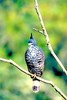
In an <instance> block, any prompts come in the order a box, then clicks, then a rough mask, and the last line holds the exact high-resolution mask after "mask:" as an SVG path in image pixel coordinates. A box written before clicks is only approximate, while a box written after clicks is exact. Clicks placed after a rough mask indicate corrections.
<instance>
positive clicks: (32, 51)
mask: <svg viewBox="0 0 67 100" xmlns="http://www.w3.org/2000/svg"><path fill="white" fill-rule="evenodd" d="M44 60H45V56H44V53H43V50H42V49H41V48H40V47H38V46H37V43H36V40H35V39H34V37H33V35H32V33H31V36H30V39H29V40H28V48H27V50H26V52H25V61H26V64H27V68H28V71H29V72H30V73H32V74H33V75H34V76H38V77H41V76H42V75H43V72H44ZM31 78H32V81H33V86H32V90H33V92H35V93H36V92H38V91H39V90H40V81H39V80H38V79H36V77H32V76H31Z"/></svg>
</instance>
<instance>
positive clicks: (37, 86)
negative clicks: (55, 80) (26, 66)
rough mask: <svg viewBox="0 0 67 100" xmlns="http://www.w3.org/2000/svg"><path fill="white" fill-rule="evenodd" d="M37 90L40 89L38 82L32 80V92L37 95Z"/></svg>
mask: <svg viewBox="0 0 67 100" xmlns="http://www.w3.org/2000/svg"><path fill="white" fill-rule="evenodd" d="M39 89H40V81H38V80H33V87H32V90H33V92H35V93H37V92H38V91H39Z"/></svg>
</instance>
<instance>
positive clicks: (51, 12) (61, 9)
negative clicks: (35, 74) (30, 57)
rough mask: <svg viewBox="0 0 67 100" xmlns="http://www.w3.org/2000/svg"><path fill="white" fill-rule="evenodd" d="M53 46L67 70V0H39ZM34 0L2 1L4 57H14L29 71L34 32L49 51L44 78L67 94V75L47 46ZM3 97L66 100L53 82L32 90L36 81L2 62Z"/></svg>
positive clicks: (0, 35) (0, 24) (0, 18)
mask: <svg viewBox="0 0 67 100" xmlns="http://www.w3.org/2000/svg"><path fill="white" fill-rule="evenodd" d="M38 3H39V9H40V11H41V14H42V17H43V21H44V24H45V27H46V29H47V32H48V35H49V37H50V42H51V44H52V47H53V49H54V51H55V53H56V54H57V56H58V57H59V58H60V60H61V61H62V63H63V64H64V66H65V68H66V69H67V0H38ZM33 27H36V28H38V29H39V30H41V26H40V22H39V20H38V16H37V14H36V12H35V9H34V0H0V57H2V58H7V59H12V60H14V61H15V62H16V63H17V64H19V65H20V66H22V68H24V69H26V70H27V66H26V63H25V58H24V54H25V51H26V49H27V47H28V44H27V41H28V39H29V37H30V33H31V32H32V33H33V35H34V38H35V39H36V41H37V44H38V46H39V47H41V48H42V49H43V51H44V54H45V67H44V74H43V76H42V77H43V78H44V79H47V80H52V81H53V82H54V83H55V84H56V85H57V86H58V87H59V88H60V89H61V90H62V91H63V92H64V93H65V94H66V95H67V77H66V76H65V74H64V73H63V71H62V69H61V68H60V67H59V65H58V63H57V62H56V61H55V59H54V58H53V57H52V55H51V54H50V51H49V50H48V48H47V45H46V41H45V37H44V36H43V35H42V34H39V33H37V32H35V31H33V30H32V28H33ZM0 100H63V98H62V97H61V96H60V95H59V94H58V93H57V92H56V91H55V90H54V89H53V88H52V87H51V86H49V85H47V84H43V83H41V84H40V92H38V93H36V94H35V93H33V92H32V80H31V78H30V77H29V76H27V75H26V74H24V73H22V72H20V71H19V70H18V69H17V68H15V67H14V66H12V65H10V64H7V63H4V62H1V61H0Z"/></svg>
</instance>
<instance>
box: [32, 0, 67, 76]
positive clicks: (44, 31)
mask: <svg viewBox="0 0 67 100" xmlns="http://www.w3.org/2000/svg"><path fill="white" fill-rule="evenodd" d="M34 5H35V10H36V13H37V15H38V18H39V21H40V24H41V27H42V31H39V30H37V29H34V30H35V31H38V32H40V33H42V34H43V35H44V36H45V38H46V43H47V46H48V49H49V50H50V52H51V54H52V55H53V57H54V58H55V60H56V61H57V62H58V64H59V65H60V67H61V68H62V70H63V72H64V73H65V74H66V75H67V70H66V69H65V67H64V66H63V64H62V63H61V61H60V60H59V58H58V57H57V56H56V54H55V53H54V51H53V49H52V46H51V44H50V40H49V36H48V34H47V31H46V28H45V26H44V23H43V20H42V16H41V13H40V11H39V7H38V2H37V0H34Z"/></svg>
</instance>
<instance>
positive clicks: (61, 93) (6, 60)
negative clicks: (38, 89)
mask: <svg viewBox="0 0 67 100" xmlns="http://www.w3.org/2000/svg"><path fill="white" fill-rule="evenodd" d="M0 61H2V62H6V63H10V64H12V65H13V66H15V67H16V68H17V69H19V70H20V71H21V72H23V73H25V74H27V75H29V76H34V75H33V74H31V73H29V72H28V71H26V70H24V69H23V68H21V67H20V66H19V65H18V64H16V63H15V62H14V61H13V60H8V59H4V58H0ZM36 78H37V79H38V80H40V81H41V82H43V83H46V84H49V85H51V86H52V87H53V88H54V89H55V90H56V91H57V92H58V93H59V94H60V95H61V96H62V97H63V98H64V99H65V100H67V96H65V95H64V93H63V92H62V91H61V90H60V89H59V88H58V87H57V86H56V85H55V84H54V83H53V82H52V81H48V80H44V79H42V78H40V77H38V76H36Z"/></svg>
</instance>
